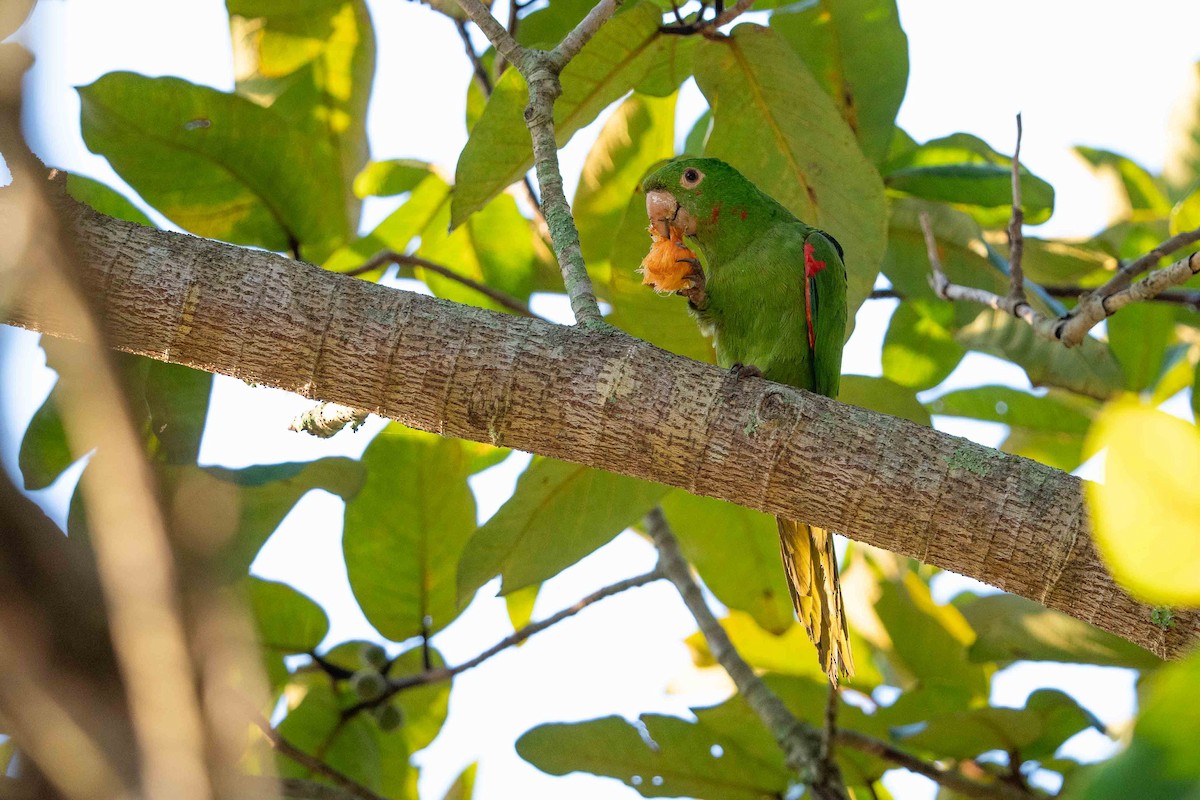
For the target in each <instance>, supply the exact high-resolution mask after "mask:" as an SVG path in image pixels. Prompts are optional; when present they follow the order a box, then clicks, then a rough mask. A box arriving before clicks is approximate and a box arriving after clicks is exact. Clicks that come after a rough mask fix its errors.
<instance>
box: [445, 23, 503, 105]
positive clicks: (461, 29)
mask: <svg viewBox="0 0 1200 800" xmlns="http://www.w3.org/2000/svg"><path fill="white" fill-rule="evenodd" d="M454 27H455V28H456V29H457V30H458V37H459V38H460V39H462V43H463V50H465V51H466V53H467V58H468V59H469V60H470V62H471V68H472V69H473V70H474V71H475V80H476V81H477V82H478V83H479V90H480V91H481V92H483V96H484V97H491V96H492V78H491V76H490V75H488V71H487V67H485V66H484V65H483V61H482V60H481V59H480V58H479V53H476V52H475V45H473V44H471V34H470V33H469V32H468V31H467V23H466V22H465V21H463V20H461V19H455V20H454ZM496 58H497V60H499V59H501V58H503V56H500V55H497V56H496ZM501 69H503V68H501Z"/></svg>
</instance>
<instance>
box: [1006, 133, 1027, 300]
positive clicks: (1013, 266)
mask: <svg viewBox="0 0 1200 800" xmlns="http://www.w3.org/2000/svg"><path fill="white" fill-rule="evenodd" d="M1024 224H1025V211H1024V209H1023V208H1022V207H1021V115H1020V114H1017V146H1016V148H1015V149H1014V150H1013V157H1012V219H1011V220H1009V223H1008V280H1009V287H1008V299H1009V300H1011V301H1012V302H1013V304H1014V307H1015V306H1019V305H1020V304H1021V303H1024V302H1026V300H1025V271H1024V270H1023V269H1022V267H1021V259H1022V257H1023V256H1024V254H1025V234H1024V233H1023V232H1022V231H1021V226H1022V225H1024Z"/></svg>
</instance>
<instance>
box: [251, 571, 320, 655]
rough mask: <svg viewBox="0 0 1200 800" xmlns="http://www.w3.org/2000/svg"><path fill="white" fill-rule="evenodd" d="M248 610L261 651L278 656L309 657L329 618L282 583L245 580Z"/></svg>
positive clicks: (308, 600) (255, 579) (310, 601)
mask: <svg viewBox="0 0 1200 800" xmlns="http://www.w3.org/2000/svg"><path fill="white" fill-rule="evenodd" d="M246 580H247V585H248V586H249V589H250V592H249V594H250V607H251V608H252V609H253V611H254V619H255V621H256V622H257V623H258V637H259V642H260V643H261V644H262V646H263V648H265V649H267V650H270V651H274V652H278V653H287V654H293V653H308V652H311V651H313V650H315V649H316V648H317V645H319V644H320V643H321V642H322V641H323V640H324V639H325V636H326V634H328V633H329V617H327V616H326V615H325V611H324V610H323V609H322V608H321V607H320V606H319V605H317V604H316V603H315V602H313V601H312V600H311V599H310V598H308V597H306V596H305V595H303V594H301V593H300V592H298V591H296V590H295V589H293V588H292V587H291V586H288V585H287V584H285V583H276V582H274V581H264V580H261V579H259V578H254V577H250V578H247V579H246Z"/></svg>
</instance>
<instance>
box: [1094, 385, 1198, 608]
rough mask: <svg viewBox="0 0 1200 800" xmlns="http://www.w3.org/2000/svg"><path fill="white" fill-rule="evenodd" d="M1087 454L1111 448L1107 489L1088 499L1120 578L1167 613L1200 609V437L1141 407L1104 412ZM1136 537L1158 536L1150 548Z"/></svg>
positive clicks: (1128, 404) (1100, 542)
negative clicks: (1199, 487)
mask: <svg viewBox="0 0 1200 800" xmlns="http://www.w3.org/2000/svg"><path fill="white" fill-rule="evenodd" d="M1087 447H1088V451H1089V452H1097V451H1099V450H1100V448H1102V447H1107V448H1108V454H1107V456H1106V458H1105V459H1104V483H1102V484H1100V483H1087V484H1085V485H1084V496H1085V497H1086V498H1087V504H1088V511H1089V513H1090V514H1091V518H1092V527H1093V531H1094V535H1095V539H1096V546H1097V548H1098V549H1099V551H1100V555H1101V556H1102V557H1103V558H1104V563H1105V564H1106V565H1107V566H1108V568H1109V570H1110V571H1111V572H1112V574H1113V577H1114V578H1116V579H1117V581H1118V582H1119V583H1120V584H1121V585H1122V586H1124V587H1125V588H1126V589H1128V590H1129V591H1130V593H1131V594H1133V595H1134V596H1135V597H1137V598H1139V599H1141V600H1144V601H1145V602H1147V603H1151V604H1158V605H1166V606H1176V605H1182V606H1190V605H1200V548H1198V547H1197V546H1196V543H1197V542H1200V494H1197V492H1196V491H1195V487H1194V486H1193V485H1192V481H1191V477H1190V476H1192V475H1195V474H1197V470H1200V431H1197V429H1196V427H1195V426H1194V425H1190V424H1188V423H1187V422H1184V421H1183V420H1181V419H1179V418H1177V417H1173V416H1170V415H1169V414H1166V413H1165V412H1162V411H1158V410H1156V409H1153V408H1150V407H1149V406H1143V405H1140V404H1139V403H1137V402H1136V401H1134V400H1124V401H1120V402H1115V403H1112V404H1110V405H1109V406H1107V407H1106V408H1105V409H1104V411H1103V412H1101V414H1100V416H1099V418H1098V419H1097V420H1096V424H1095V426H1094V427H1093V429H1092V431H1091V433H1089V434H1088V444H1087ZM1136 531H1153V536H1154V539H1153V544H1152V545H1149V546H1147V544H1146V542H1145V540H1144V539H1142V538H1141V537H1139V536H1137V535H1135V532H1136Z"/></svg>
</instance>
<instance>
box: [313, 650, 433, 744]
mask: <svg viewBox="0 0 1200 800" xmlns="http://www.w3.org/2000/svg"><path fill="white" fill-rule="evenodd" d="M371 644H372V643H370V642H363V641H350V642H343V643H342V644H339V645H338V646H337V647H335V648H333V649H332V650H330V651H329V652H327V653H325V654H324V655H323V656H322V657H323V658H324V659H325V660H326V661H328V662H330V663H332V664H335V665H337V666H339V667H341V668H343V669H345V670H348V671H355V670H358V669H361V668H362V667H363V660H362V652H363V648H364V647H369V646H371ZM428 655H429V665H430V667H431V668H433V669H438V668H441V667H444V666H445V665H446V661H445V659H444V658H442V654H441V653H439V652H438V651H437V649H435V648H433V647H430V648H429V651H428ZM424 671H425V650H424V649H423V648H422V647H421V646H420V645H418V646H416V647H412V648H409V649H408V650H405V651H404V652H403V653H401V654H400V655H398V656H396V657H395V658H394V659H392V660H391V666H390V667H389V669H388V670H387V676H388V677H389V678H391V679H392V680H396V679H403V678H405V677H407V676H411V675H417V674H419V673H421V672H424ZM450 686H451V684H450V682H449V681H440V682H437V683H429V684H425V685H424V686H414V687H411V688H408V689H405V690H404V691H402V692H399V693H398V694H397V695H396V696H395V697H394V698H393V699H392V700H391V703H392V704H393V705H395V706H397V707H398V708H399V709H400V713H401V718H402V719H403V725H401V727H400V728H399V729H398V730H396V731H395V732H389V733H386V734H384V736H383V737H382V738H383V739H385V740H386V739H388V738H391V737H393V736H394V737H398V738H402V739H403V740H404V742H405V747H404V752H405V753H415V752H417V751H418V750H422V749H424V748H426V747H428V746H429V744H430V743H431V742H433V740H434V739H436V738H437V735H438V732H439V731H441V729H442V726H443V725H444V724H445V722H446V714H447V712H448V709H449V703H450ZM358 699H359V698H357V697H355V698H354V699H353V702H358Z"/></svg>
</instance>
